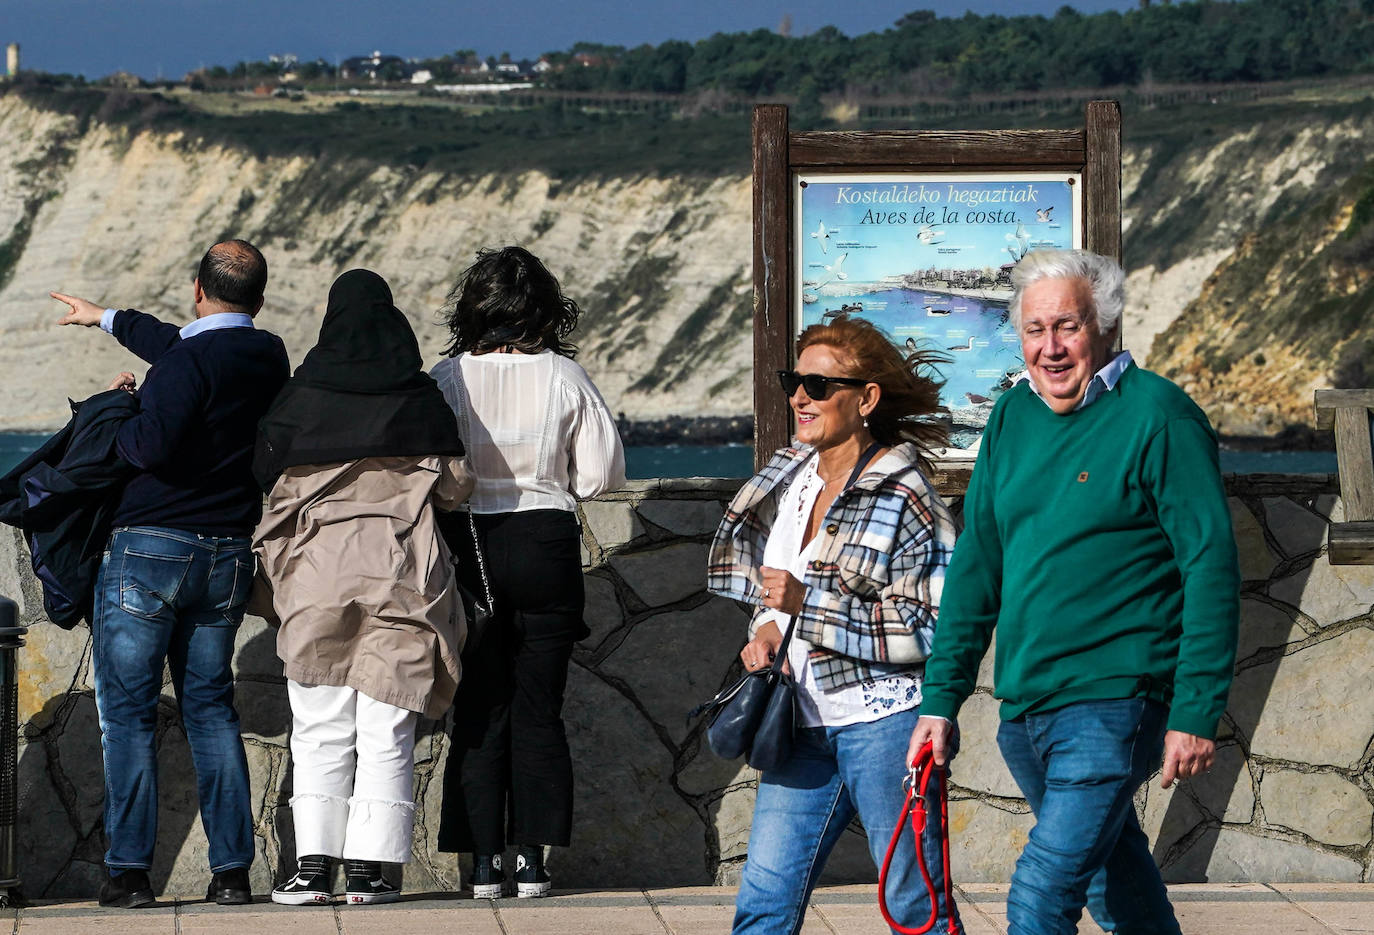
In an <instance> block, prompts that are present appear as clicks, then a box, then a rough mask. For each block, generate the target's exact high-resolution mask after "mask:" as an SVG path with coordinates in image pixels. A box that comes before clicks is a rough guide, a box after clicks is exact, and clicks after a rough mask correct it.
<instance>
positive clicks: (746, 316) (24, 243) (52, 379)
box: [0, 94, 1374, 430]
mask: <svg viewBox="0 0 1374 935" xmlns="http://www.w3.org/2000/svg"><path fill="white" fill-rule="evenodd" d="M1023 122H1030V123H1035V122H1036V120H1035V118H1034V117H1027V118H1024V120H1023ZM1125 126H1126V147H1125V153H1124V164H1123V196H1124V204H1125V217H1124V226H1125V252H1126V265H1127V268H1128V269H1129V270H1131V274H1130V278H1129V282H1128V305H1127V310H1126V315H1125V323H1124V324H1125V343H1126V346H1127V347H1129V348H1131V349H1132V350H1133V351H1134V352H1135V354H1136V356H1137V358H1138V359H1145V360H1146V361H1147V363H1149V364H1150V365H1152V366H1153V365H1154V364H1155V355H1156V354H1157V353H1163V354H1166V355H1168V358H1169V361H1170V362H1169V363H1168V366H1169V367H1170V368H1172V369H1171V371H1170V372H1175V373H1180V374H1185V373H1186V374H1188V379H1189V380H1191V381H1192V382H1191V383H1190V384H1189V385H1190V386H1191V387H1193V388H1194V389H1195V390H1196V391H1197V392H1199V393H1200V394H1202V395H1203V396H1206V395H1207V393H1208V392H1209V391H1208V390H1206V389H1205V387H1204V383H1205V382H1206V381H1207V380H1209V379H1214V378H1213V377H1212V376H1209V375H1208V374H1207V373H1205V372H1204V371H1205V370H1206V368H1207V367H1208V366H1210V364H1208V363H1207V362H1206V361H1207V360H1211V358H1207V359H1206V360H1204V359H1202V358H1199V359H1197V360H1193V359H1191V358H1188V357H1187V355H1188V354H1189V353H1193V351H1190V350H1189V348H1190V347H1193V345H1190V344H1188V342H1187V341H1185V340H1183V339H1182V338H1180V339H1178V340H1174V339H1172V338H1171V339H1168V340H1164V339H1161V341H1162V343H1161V344H1160V345H1159V347H1160V350H1151V346H1150V345H1151V342H1152V340H1154V338H1155V335H1156V334H1157V333H1161V332H1164V331H1165V330H1166V329H1167V328H1169V326H1170V324H1171V323H1172V322H1173V321H1174V319H1175V318H1177V317H1178V315H1179V313H1180V312H1181V311H1182V310H1183V309H1184V307H1185V306H1187V305H1188V303H1189V302H1191V301H1193V300H1194V299H1196V298H1198V296H1199V291H1200V289H1201V288H1202V284H1203V282H1204V281H1205V280H1207V279H1208V277H1209V276H1211V275H1212V274H1213V273H1214V272H1215V271H1217V270H1218V267H1219V265H1221V266H1225V264H1227V263H1228V262H1231V261H1232V260H1233V259H1234V258H1233V254H1234V253H1236V251H1237V247H1238V244H1239V245H1247V244H1251V243H1252V242H1253V241H1254V240H1255V238H1261V239H1262V238H1263V236H1264V233H1265V232H1266V231H1271V230H1275V229H1278V228H1285V229H1286V227H1287V225H1291V224H1294V223H1296V221H1295V219H1296V218H1298V217H1300V216H1303V213H1304V212H1306V211H1309V210H1311V209H1312V206H1313V205H1314V204H1316V203H1318V202H1319V201H1320V199H1322V198H1323V197H1325V196H1326V195H1327V194H1329V193H1330V192H1331V191H1333V190H1335V189H1337V188H1338V187H1339V186H1340V185H1341V184H1342V183H1344V182H1345V181H1346V180H1348V179H1350V178H1351V177H1352V176H1353V175H1354V174H1355V173H1356V172H1357V171H1358V169H1359V167H1360V166H1361V165H1362V164H1363V161H1364V159H1365V158H1366V154H1367V153H1368V152H1369V150H1370V142H1371V140H1374V104H1371V102H1370V101H1369V100H1368V99H1362V100H1355V101H1340V100H1333V101H1324V102H1320V103H1312V102H1294V103H1272V102H1271V103H1256V104H1253V105H1237V106H1229V107H1216V108H1211V109H1210V110H1209V109H1208V108H1205V107H1202V108H1198V107H1193V108H1192V109H1191V110H1181V111H1176V112H1173V111H1169V112H1166V111H1145V112H1141V113H1132V112H1129V111H1128V112H1127V114H1126V124H1125ZM187 133H188V131H185V130H169V129H166V128H163V129H144V130H136V129H129V127H128V125H121V124H117V123H112V122H105V121H102V120H100V119H99V117H98V115H97V116H96V117H95V118H94V119H87V118H79V117H77V116H74V115H69V114H64V113H61V112H56V111H54V110H52V109H43V108H40V107H36V106H33V105H31V104H28V103H26V102H25V101H24V100H23V99H22V98H21V97H20V96H19V95H18V94H9V95H6V96H3V97H0V332H2V333H3V334H4V336H5V341H4V342H0V367H3V368H4V373H5V382H4V386H5V387H6V389H7V390H8V392H6V393H4V394H0V429H21V428H33V429H42V428H49V427H52V426H55V425H58V424H60V423H61V422H63V421H64V420H65V418H66V407H65V405H64V402H63V398H64V397H67V396H69V397H72V398H76V399H80V398H83V397H84V396H86V395H88V394H90V393H91V392H94V391H96V390H98V389H100V388H103V386H104V385H105V384H106V383H107V382H108V380H109V378H110V376H112V375H113V374H114V373H116V372H118V371H119V370H122V369H128V368H129V367H130V365H131V360H130V357H129V355H128V354H126V353H125V352H124V351H123V350H122V349H120V348H119V347H118V346H117V345H115V343H114V342H113V341H111V340H110V339H109V338H108V337H106V336H104V335H101V334H98V333H95V332H92V331H75V330H74V329H59V328H57V327H55V325H54V322H55V321H56V319H57V318H58V316H59V313H60V311H61V307H60V306H59V305H58V304H57V303H55V302H53V301H52V300H51V299H49V298H48V297H47V293H48V291H49V290H53V289H56V290H60V291H66V292H73V293H76V294H78V295H84V296H87V297H89V298H91V299H93V300H96V301H101V302H105V303H108V304H110V305H126V306H134V307H139V308H142V309H144V310H146V311H151V312H154V313H155V314H159V315H162V316H166V317H169V318H171V319H174V320H181V319H185V318H186V317H187V315H188V313H189V303H190V280H191V277H192V275H193V274H194V271H195V265H196V262H197V261H198V259H199V257H200V255H201V253H202V252H203V251H204V249H205V247H206V246H208V245H209V244H210V243H212V242H214V241H216V240H218V239H221V238H224V237H228V236H241V237H245V238H247V239H249V240H252V241H253V242H255V243H257V244H258V245H259V246H260V247H261V248H262V249H263V251H264V252H265V253H266V255H267V257H268V261H269V264H270V266H271V282H270V284H269V291H268V299H267V304H266V306H265V308H264V310H263V312H262V315H261V316H260V318H259V322H260V324H261V325H262V326H263V327H266V328H269V329H271V330H273V331H276V332H278V333H279V334H281V335H282V336H283V338H284V339H285V340H286V342H287V346H288V348H289V349H290V351H291V354H292V358H293V360H299V359H300V358H301V356H302V355H303V354H304V352H305V351H306V349H308V348H309V346H310V345H311V343H312V342H313V339H314V336H315V333H316V330H317V328H318V323H319V320H320V317H321V315H322V313H323V306H324V300H325V296H326V294H327V292H328V288H329V285H330V283H331V282H332V281H333V279H334V277H335V276H336V275H338V274H339V273H340V272H342V271H344V270H346V269H349V268H351V267H355V266H366V267H369V268H372V269H375V270H377V271H378V272H380V273H381V274H382V275H384V276H385V277H386V278H387V279H388V281H390V283H391V285H392V288H393V290H394V292H395V294H396V297H397V302H398V304H399V305H400V306H401V307H402V308H403V309H404V310H405V311H406V312H407V314H408V315H410V317H411V320H412V322H413V323H414V324H415V326H416V331H417V333H418V335H419V337H420V343H421V347H422V349H423V350H424V351H425V353H426V356H427V358H428V359H429V360H431V361H433V360H435V359H437V356H438V352H439V349H440V348H441V347H442V345H443V343H444V337H445V336H444V334H443V333H442V331H441V329H439V328H438V327H437V326H436V325H435V323H434V322H435V312H436V310H437V309H439V308H440V306H441V305H442V304H443V302H444V297H445V295H446V293H447V291H448V289H449V288H450V286H451V285H452V282H453V280H454V278H455V277H456V275H457V273H458V272H459V271H460V270H461V269H462V268H463V267H464V266H465V265H466V264H467V263H468V262H469V261H470V260H471V258H472V256H473V254H474V253H475V251H476V250H477V249H478V248H479V247H482V246H488V245H494V244H501V243H522V244H525V245H527V246H529V247H530V248H531V249H532V250H534V251H535V252H536V253H537V254H539V255H540V256H541V257H543V258H544V259H545V261H546V262H547V263H548V265H549V267H550V268H551V269H552V270H553V271H554V272H555V273H556V274H557V275H558V276H559V277H560V279H561V280H562V282H563V284H564V287H565V289H566V291H567V292H568V294H569V295H571V296H572V297H574V298H575V299H576V300H577V301H578V302H579V303H580V304H581V305H582V307H583V309H584V316H583V319H582V325H581V327H580V328H579V330H578V332H577V334H576V335H575V339H576V341H577V342H578V344H579V345H580V346H581V348H582V354H581V356H580V357H579V360H580V361H581V362H582V363H583V364H584V365H585V366H586V367H587V369H588V370H589V371H590V372H591V374H592V376H593V378H594V379H595V380H596V381H597V384H598V385H599V386H600V387H601V388H602V390H603V392H604V393H605V395H606V397H607V400H608V402H609V403H610V405H611V407H612V409H613V410H614V411H617V412H624V413H626V414H627V415H628V416H630V417H631V418H633V419H654V418H661V417H664V416H669V415H677V416H688V417H692V416H729V415H739V414H746V413H749V412H750V411H751V410H752V398H751V388H750V387H751V384H750V369H751V364H752V338H751V329H750V318H751V295H750V287H751V268H750V252H751V246H750V243H751V242H750V223H751V222H750V206H749V181H748V179H747V178H746V177H742V176H740V175H738V174H725V175H723V176H721V177H719V178H714V179H712V178H689V177H685V176H668V177H652V176H650V175H647V174H646V175H643V176H639V177H600V178H595V177H584V178H582V179H580V180H574V181H569V180H565V179H560V178H557V177H554V176H552V175H549V174H545V173H543V172H540V171H537V170H529V169H524V170H515V169H512V170H510V171H506V172H490V173H486V174H476V173H473V174H467V175H464V174H462V173H457V172H453V171H427V170H424V169H417V168H415V167H413V166H409V165H402V164H395V163H393V162H381V161H377V160H370V159H368V158H367V157H366V154H365V153H364V152H362V151H359V152H356V153H352V152H348V153H345V152H340V147H337V146H334V147H333V148H332V149H331V150H330V154H329V155H324V156H315V155H306V154H305V153H304V151H303V150H302V152H301V153H300V154H294V155H293V154H292V151H291V150H290V148H289V147H284V148H283V153H284V154H282V155H267V154H265V152H266V150H263V151H262V153H263V154H259V155H254V154H253V153H250V152H247V151H245V149H243V148H241V147H238V146H235V145H232V144H229V143H217V144H207V143H205V142H202V141H200V140H198V139H193V138H192V137H191V136H189V135H187ZM740 146H741V147H742V149H744V150H746V151H747V146H748V138H747V129H746V128H744V125H743V123H741V140H740ZM360 150H361V147H360ZM665 158H666V156H665ZM645 168H646V172H647V170H649V169H651V168H652V167H650V166H646V167H645ZM1294 230H1295V231H1296V229H1294ZM1302 231H1303V233H1302V234H1300V235H1299V234H1297V233H1293V234H1291V235H1290V236H1304V237H1305V236H1308V234H1309V233H1310V232H1309V231H1308V228H1307V227H1303V228H1302ZM1293 243H1294V244H1301V245H1302V246H1303V247H1304V249H1308V250H1310V249H1311V247H1312V243H1308V242H1306V241H1293ZM1241 249H1242V251H1243V250H1245V249H1249V247H1245V246H1242V248H1241ZM1285 259H1292V257H1285ZM1246 269H1247V270H1251V273H1253V272H1254V270H1252V269H1251V267H1248V266H1247V267H1246ZM1283 269H1284V270H1288V269H1289V267H1288V266H1287V265H1285V266H1284V267H1283ZM1251 273H1247V275H1250V274H1251ZM1265 275H1266V277H1268V276H1269V274H1268V273H1266V274H1265ZM1275 275H1279V274H1275ZM1285 275H1286V274H1285ZM1274 294H1275V295H1276V296H1280V297H1281V296H1282V295H1283V294H1284V289H1283V288H1282V282H1281V281H1280V282H1279V284H1278V285H1276V286H1275V289H1274ZM1261 298H1262V297H1261V296H1258V295H1257V296H1256V297H1255V299H1254V300H1255V301H1260V300H1261ZM1264 301H1268V300H1267V299H1264ZM1332 301H1334V302H1336V304H1337V305H1339V306H1340V307H1341V308H1346V307H1347V306H1348V304H1349V302H1350V301H1352V299H1351V297H1350V296H1349V295H1344V294H1342V295H1336V294H1333V297H1332ZM1323 307H1325V306H1323ZM1304 320H1308V319H1304ZM1213 337H1215V336H1207V337H1206V338H1205V340H1204V338H1203V337H1199V339H1198V343H1197V347H1199V348H1200V347H1202V346H1203V345H1206V346H1207V347H1211V346H1212V345H1211V344H1210V343H1208V342H1210V341H1211V340H1212V338H1213ZM1273 343H1275V346H1274V347H1273V348H1272V349H1271V350H1269V351H1267V352H1266V355H1265V360H1266V362H1267V363H1266V364H1265V373H1267V374H1271V375H1272V374H1273V373H1274V371H1273V369H1272V368H1273V366H1274V364H1273V362H1274V361H1278V360H1281V359H1285V355H1286V354H1290V353H1294V350H1293V346H1292V342H1288V343H1287V344H1285V345H1284V346H1282V347H1280V346H1278V344H1279V343H1280V342H1279V341H1278V338H1277V335H1275V338H1274V342H1273ZM1328 343H1329V342H1328ZM1303 346H1304V347H1307V345H1306V344H1304V345H1303ZM1194 349H1195V350H1196V348H1194ZM1303 353H1304V354H1310V355H1316V356H1305V357H1303V358H1302V359H1303V360H1304V361H1306V363H1304V364H1303V365H1302V366H1301V367H1299V369H1301V370H1302V371H1303V372H1304V374H1305V375H1304V378H1303V379H1304V380H1306V381H1307V382H1309V383H1310V382H1312V381H1317V382H1321V380H1322V379H1323V378H1322V376H1321V375H1320V374H1319V372H1318V371H1320V372H1321V373H1330V372H1331V371H1332V370H1333V368H1335V366H1336V363H1337V361H1336V357H1334V356H1330V355H1331V354H1334V353H1335V349H1334V348H1333V347H1330V346H1328V347H1327V350H1326V352H1325V353H1326V354H1327V355H1328V356H1326V357H1321V354H1322V353H1323V352H1322V350H1321V348H1319V347H1316V346H1312V347H1311V348H1310V350H1309V351H1304V352H1303ZM1351 353H1353V352H1351ZM1195 356H1196V355H1195ZM1314 360H1319V363H1316V364H1314V363H1313V362H1312V361H1314ZM1294 366H1295V367H1298V364H1297V363H1295V364H1294ZM1235 367H1240V370H1238V371H1237V373H1240V372H1243V371H1244V366H1243V365H1241V364H1239V363H1236V364H1234V365H1233V369H1234V368H1235ZM1199 368H1201V369H1199ZM1323 368H1325V369H1324V370H1323ZM1227 372H1228V373H1229V372H1230V371H1227ZM1221 376H1222V375H1216V377H1215V379H1221ZM1228 379H1229V378H1228ZM1208 385H1211V384H1208ZM1216 385H1217V386H1218V387H1229V386H1230V384H1227V383H1225V381H1224V380H1223V381H1222V382H1218V383H1216ZM1265 387H1269V389H1266V388H1265ZM1225 392H1230V389H1229V388H1228V389H1224V390H1222V389H1219V390H1218V391H1217V393H1216V394H1213V396H1211V397H1208V399H1210V402H1209V403H1208V405H1209V406H1211V407H1218V408H1217V411H1218V412H1221V411H1222V410H1223V409H1225V407H1226V406H1227V405H1228V404H1227V403H1225V402H1224V401H1223V395H1224V393H1225ZM1266 392H1272V393H1280V394H1287V393H1289V387H1288V386H1287V385H1286V384H1283V385H1280V384H1279V383H1275V382H1273V381H1270V382H1267V383H1266V382H1265V381H1264V380H1259V379H1258V378H1257V380H1256V381H1255V383H1254V386H1253V393H1252V395H1251V396H1247V397H1246V398H1247V400H1248V401H1247V402H1246V403H1245V404H1244V405H1243V406H1241V405H1240V404H1238V403H1235V404H1233V405H1232V409H1234V410H1235V411H1237V412H1239V411H1242V410H1244V411H1255V412H1258V411H1260V410H1263V411H1264V412H1267V413H1270V415H1266V416H1264V417H1263V418H1256V419H1255V420H1252V421H1251V422H1250V423H1244V420H1238V419H1236V418H1233V417H1232V416H1231V415H1229V414H1228V415H1226V416H1225V419H1226V425H1227V426H1228V427H1230V428H1228V430H1235V429H1236V428H1237V427H1239V426H1241V425H1242V424H1246V425H1252V427H1253V428H1255V429H1256V430H1268V429H1269V428H1272V427H1275V426H1280V425H1282V424H1286V423H1285V422H1284V420H1286V419H1292V420H1294V421H1298V422H1302V423H1305V422H1306V421H1307V417H1306V416H1305V415H1303V414H1302V412H1301V407H1296V408H1295V404H1294V403H1293V400H1292V399H1288V398H1287V397H1285V401H1283V402H1272V404H1271V402H1264V401H1262V399H1261V398H1263V400H1269V399H1271V397H1267V396H1264V394H1265V393H1266ZM1294 392H1296V391H1294ZM1302 392H1306V390H1305V389H1304V390H1303V391H1302ZM1298 395H1301V394H1300V393H1299V394H1298ZM1296 398H1297V396H1296V395H1295V396H1293V399H1296ZM1273 399H1277V397H1273ZM1309 401H1310V396H1309ZM1256 406H1258V407H1259V408H1258V409H1256V408H1255V407H1256ZM1266 406H1268V407H1269V408H1268V409H1266V408H1265V407H1266ZM1237 407H1239V408H1237ZM1232 409H1226V412H1227V413H1230V412H1231V411H1232Z"/></svg>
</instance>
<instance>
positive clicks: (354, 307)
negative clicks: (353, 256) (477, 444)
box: [253, 269, 463, 491]
mask: <svg viewBox="0 0 1374 935" xmlns="http://www.w3.org/2000/svg"><path fill="white" fill-rule="evenodd" d="M422 368H423V361H422V360H421V358H420V345H419V343H418V342H417V341H416V340H415V332H414V331H413V330H412V329H411V327H410V322H408V321H407V320H406V317H405V315H403V314H402V313H401V312H400V310H399V309H397V308H396V306H395V305H394V304H393V302H392V299H391V288H390V287H389V286H387V284H386V280H385V279H383V278H382V277H381V276H378V275H377V274H376V273H374V272H372V271H371V270H366V269H354V270H349V271H348V272H346V273H344V274H343V275H342V276H340V277H339V278H338V279H337V280H335V281H334V285H333V286H332V287H331V288H330V290H329V305H328V308H327V310H326V311H325V315H324V323H323V324H322V325H320V337H319V340H318V341H316V342H315V346H314V347H313V348H311V349H310V352H309V353H308V354H306V355H305V360H304V361H302V362H301V365H300V366H299V367H297V368H296V372H295V373H294V374H293V375H292V377H291V379H290V380H289V381H287V384H286V386H285V387H284V388H283V389H282V391H281V393H280V394H279V395H278V396H277V398H276V401H275V402H273V403H272V408H271V409H269V410H268V412H267V415H266V416H265V417H264V418H263V420H262V422H260V423H259V424H258V445H257V449H256V451H255V452H254V455H253V474H254V476H255V477H256V478H257V480H258V483H259V484H261V485H262V488H263V490H264V491H268V490H271V489H272V485H273V484H274V483H276V480H277V477H278V476H279V475H280V474H281V472H282V469H283V468H287V467H291V466H293V465H298V464H324V463H327V462H331V461H346V460H351V459H353V458H369V457H377V456H385V455H414V454H422V453H423V454H449V455H461V454H463V443H462V441H461V440H460V439H459V437H458V423H457V420H456V419H455V418H454V416H453V410H452V409H450V408H449V407H448V404H447V403H446V402H445V401H444V396H443V394H442V393H441V392H439V387H438V385H437V384H436V383H435V382H434V378H433V377H431V376H430V375H429V374H427V373H425V372H424V370H423V369H422Z"/></svg>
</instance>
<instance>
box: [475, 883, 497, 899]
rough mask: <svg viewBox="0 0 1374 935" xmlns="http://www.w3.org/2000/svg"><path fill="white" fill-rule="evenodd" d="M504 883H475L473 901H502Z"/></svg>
mask: <svg viewBox="0 0 1374 935" xmlns="http://www.w3.org/2000/svg"><path fill="white" fill-rule="evenodd" d="M504 890H505V884H504V883H474V884H473V885H472V898H473V899H500V898H501V897H502V896H503V895H505V894H504Z"/></svg>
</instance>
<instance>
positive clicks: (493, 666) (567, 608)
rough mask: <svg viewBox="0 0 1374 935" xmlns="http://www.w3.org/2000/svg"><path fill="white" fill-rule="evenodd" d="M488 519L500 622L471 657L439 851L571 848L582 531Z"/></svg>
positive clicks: (556, 516) (553, 513) (541, 516)
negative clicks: (571, 734)
mask: <svg viewBox="0 0 1374 935" xmlns="http://www.w3.org/2000/svg"><path fill="white" fill-rule="evenodd" d="M476 520H477V532H478V539H479V541H481V543H482V548H483V550H484V554H485V556H486V559H487V573H488V576H489V578H490V579H491V584H492V598H493V602H494V604H495V609H496V614H497V616H496V619H495V620H493V621H492V623H491V625H490V626H489V627H488V629H487V631H486V633H485V635H484V636H483V637H482V641H481V643H480V644H479V645H478V646H476V647H469V648H468V649H465V651H464V654H463V661H464V664H463V677H462V681H461V682H460V683H459V686H458V694H457V697H455V698H454V702H453V713H454V717H453V731H452V733H451V735H450V737H451V739H452V743H451V745H450V747H449V754H448V764H447V766H446V767H445V770H444V804H443V809H442V814H441V816H440V821H439V850H441V851H466V852H473V853H477V854H499V853H501V852H502V851H503V850H504V849H505V846H506V845H507V844H553V845H558V846H563V847H566V846H567V845H568V843H569V842H570V840H571V835H572V805H573V776H572V756H571V754H570V753H569V751H568V738H567V734H566V733H565V731H564V729H563V718H562V711H563V692H564V688H565V687H566V685H567V681H568V661H569V659H570V658H571V657H572V649H573V644H574V643H575V642H577V641H578V640H580V639H582V638H584V637H585V636H587V634H588V630H587V626H586V624H585V623H584V622H583V620H582V609H583V599H584V589H583V583H582V554H581V548H580V544H581V532H580V529H579V528H578V525H577V518H576V517H575V516H574V515H573V514H572V513H569V512H567V511H566V510H530V511H526V512H522V513H501V514H495V515H489V516H482V515H478V516H477V517H476Z"/></svg>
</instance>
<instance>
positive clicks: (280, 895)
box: [272, 854, 334, 906]
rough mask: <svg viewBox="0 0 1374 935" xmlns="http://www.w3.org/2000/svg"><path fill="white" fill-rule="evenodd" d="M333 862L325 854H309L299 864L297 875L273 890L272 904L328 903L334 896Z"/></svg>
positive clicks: (309, 904)
mask: <svg viewBox="0 0 1374 935" xmlns="http://www.w3.org/2000/svg"><path fill="white" fill-rule="evenodd" d="M333 869H334V865H333V862H332V861H331V860H330V859H329V858H328V857H326V856H324V855H323V854H307V855H306V856H305V857H302V858H301V859H300V860H299V861H298V863H297V870H296V875H295V876H294V877H292V878H291V879H289V880H287V881H286V882H285V883H283V884H282V885H281V886H278V887H277V888H276V889H274V890H272V902H274V903H280V904H281V905H283V906H314V905H319V904H322V903H328V902H329V900H330V898H331V897H332V896H333V895H334V886H333V880H332V879H331V877H333V873H331V871H332V870H333Z"/></svg>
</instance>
